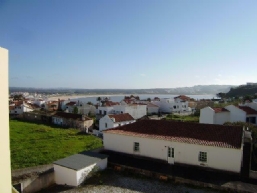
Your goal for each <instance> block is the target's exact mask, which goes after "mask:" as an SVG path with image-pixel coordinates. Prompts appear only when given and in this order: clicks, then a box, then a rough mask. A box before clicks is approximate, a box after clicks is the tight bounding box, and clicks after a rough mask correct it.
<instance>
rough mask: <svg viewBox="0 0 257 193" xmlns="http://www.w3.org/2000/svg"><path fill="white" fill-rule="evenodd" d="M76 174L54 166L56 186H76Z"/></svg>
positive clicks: (73, 171) (68, 169)
mask: <svg viewBox="0 0 257 193" xmlns="http://www.w3.org/2000/svg"><path fill="white" fill-rule="evenodd" d="M76 173H77V172H76V171H75V170H72V169H70V168H66V167H62V166H59V165H56V164H54V178H55V183H56V184H60V185H65V184H66V185H69V186H77V174H76Z"/></svg>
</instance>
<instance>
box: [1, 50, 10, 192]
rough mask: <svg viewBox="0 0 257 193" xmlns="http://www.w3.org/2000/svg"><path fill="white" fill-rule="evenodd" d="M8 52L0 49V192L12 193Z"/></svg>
mask: <svg viewBox="0 0 257 193" xmlns="http://www.w3.org/2000/svg"><path fill="white" fill-rule="evenodd" d="M8 55H9V54H8V50H7V49H4V48H1V47H0V81H1V92H0V101H1V103H0V109H1V131H0V135H1V137H2V138H1V140H0V152H1V159H0V171H1V177H0V192H4V193H10V192H12V182H11V160H10V136H9V113H8V112H9V106H8V97H9V86H8V75H9V73H8V63H9V58H8Z"/></svg>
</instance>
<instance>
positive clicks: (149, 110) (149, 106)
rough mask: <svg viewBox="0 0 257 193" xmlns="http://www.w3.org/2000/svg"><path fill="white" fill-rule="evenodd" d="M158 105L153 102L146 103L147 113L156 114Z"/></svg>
mask: <svg viewBox="0 0 257 193" xmlns="http://www.w3.org/2000/svg"><path fill="white" fill-rule="evenodd" d="M158 113H159V106H157V105H154V104H153V103H147V114H158Z"/></svg>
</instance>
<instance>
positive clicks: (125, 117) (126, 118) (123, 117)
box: [108, 113, 135, 123]
mask: <svg viewBox="0 0 257 193" xmlns="http://www.w3.org/2000/svg"><path fill="white" fill-rule="evenodd" d="M108 116H109V117H110V118H114V119H115V123H116V122H123V121H132V120H135V119H134V118H133V117H132V116H131V115H130V114H129V113H124V114H118V115H112V114H110V115H108Z"/></svg>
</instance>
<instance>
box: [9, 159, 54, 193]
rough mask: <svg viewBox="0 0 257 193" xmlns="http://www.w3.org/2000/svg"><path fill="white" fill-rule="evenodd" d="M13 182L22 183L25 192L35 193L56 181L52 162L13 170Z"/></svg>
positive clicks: (22, 189)
mask: <svg viewBox="0 0 257 193" xmlns="http://www.w3.org/2000/svg"><path fill="white" fill-rule="evenodd" d="M12 183H13V185H15V184H21V191H23V193H34V192H37V191H40V190H41V189H45V188H48V187H49V186H51V185H53V184H54V183H55V181H54V170H53V166H52V165H51V164H49V165H42V166H35V167H29V168H23V169H18V170H14V171H12Z"/></svg>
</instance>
